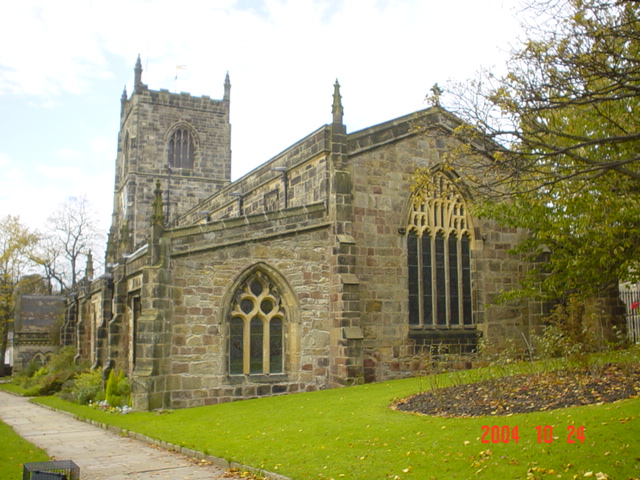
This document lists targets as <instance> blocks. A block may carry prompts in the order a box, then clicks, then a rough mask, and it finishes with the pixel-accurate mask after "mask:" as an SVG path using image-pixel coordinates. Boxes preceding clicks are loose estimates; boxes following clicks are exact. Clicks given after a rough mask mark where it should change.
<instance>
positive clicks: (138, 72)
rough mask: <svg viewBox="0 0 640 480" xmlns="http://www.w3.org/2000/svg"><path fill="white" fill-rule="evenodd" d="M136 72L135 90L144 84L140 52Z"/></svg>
mask: <svg viewBox="0 0 640 480" xmlns="http://www.w3.org/2000/svg"><path fill="white" fill-rule="evenodd" d="M133 71H134V72H135V76H134V82H133V91H134V92H135V91H136V90H138V87H141V86H142V62H141V61H140V54H138V59H137V60H136V67H135V68H134V69H133Z"/></svg>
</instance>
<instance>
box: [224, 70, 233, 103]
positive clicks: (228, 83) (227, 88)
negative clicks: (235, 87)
mask: <svg viewBox="0 0 640 480" xmlns="http://www.w3.org/2000/svg"><path fill="white" fill-rule="evenodd" d="M230 98H231V81H230V80H229V72H227V76H226V77H225V79H224V97H223V100H229V99H230Z"/></svg>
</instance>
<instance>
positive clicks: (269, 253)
mask: <svg viewBox="0 0 640 480" xmlns="http://www.w3.org/2000/svg"><path fill="white" fill-rule="evenodd" d="M135 76H136V77H135V78H136V87H135V90H134V92H133V94H132V95H131V97H130V98H129V97H127V96H126V94H125V95H124V96H123V99H122V105H123V114H122V122H121V132H120V137H119V150H118V157H117V160H116V170H117V172H116V181H115V191H114V216H113V227H112V230H111V236H110V241H109V248H108V250H109V253H108V255H107V261H108V263H109V268H108V271H107V274H105V276H103V277H101V278H100V279H96V280H95V281H94V282H93V283H92V284H91V287H90V288H88V289H86V290H85V291H82V292H79V295H78V296H77V298H76V299H75V300H74V301H73V302H71V301H70V302H69V304H68V316H67V323H66V325H65V331H66V332H70V335H69V336H70V337H73V338H72V341H74V342H76V344H77V345H78V346H79V347H80V352H81V355H83V356H86V357H88V358H92V359H93V360H94V361H95V362H96V364H100V365H101V366H102V367H104V368H117V369H124V370H125V371H126V372H127V373H128V374H129V375H130V377H131V380H132V385H133V399H134V407H135V408H138V409H155V408H182V407H191V406H197V405H207V404H214V403H218V402H225V401H231V400H238V399H243V398H251V397H256V396H264V395H274V394H282V393H294V392H301V391H310V390H316V389H322V388H331V387H337V386H346V385H353V384H359V383H364V382H372V381H380V380H386V379H391V378H399V377H404V376H408V375H412V374H415V373H416V372H418V371H420V369H421V368H422V362H423V361H424V359H425V356H426V355H428V354H429V352H430V350H431V349H434V348H437V349H439V350H447V351H450V352H455V351H458V352H466V351H470V350H472V349H473V348H474V347H475V345H476V344H477V341H478V338H479V336H485V337H486V338H488V339H496V338H507V337H513V338H516V339H520V338H521V335H525V337H526V336H528V335H529V334H530V332H531V330H532V329H533V328H535V326H536V325H537V322H538V320H539V318H540V316H541V314H542V312H541V309H540V308H539V307H540V306H539V305H536V304H533V303H531V304H526V303H522V304H519V305H517V306H499V307H498V306H491V305H489V303H490V301H491V299H492V298H493V296H495V295H496V294H497V293H498V292H499V291H500V290H501V289H502V288H503V287H504V286H507V285H510V284H512V283H513V282H516V281H517V279H518V277H519V275H521V274H522V272H523V271H524V270H525V269H526V268H527V267H526V265H523V264H522V263H521V262H520V261H518V260H517V259H515V258H512V257H511V256H509V255H508V253H507V251H508V249H509V248H511V247H512V246H514V245H515V244H516V242H517V241H518V240H519V239H520V238H521V237H522V236H523V235H524V234H525V232H520V231H515V230H509V229H504V228H502V227H500V226H499V225H497V224H495V222H492V221H490V220H482V221H480V220H478V219H472V218H469V219H468V220H465V224H464V229H461V227H460V228H459V227H456V226H455V225H454V226H453V227H452V228H451V229H449V230H446V229H440V227H437V228H436V226H437V225H440V224H442V222H445V220H446V219H445V218H444V217H445V214H444V213H438V212H445V211H447V212H449V211H450V210H451V209H452V208H453V209H455V212H456V213H455V214H456V215H458V217H459V218H461V219H462V218H467V217H465V215H468V214H467V213H466V211H463V210H462V208H463V206H464V201H465V200H462V196H461V194H458V193H455V192H457V190H455V188H454V187H447V188H450V189H453V190H451V192H453V193H452V195H453V194H455V195H454V196H455V198H457V199H458V200H456V201H457V202H458V203H457V204H456V205H453V206H452V205H449V204H448V203H447V201H444V202H443V201H440V200H438V199H436V200H433V203H432V204H429V205H431V206H429V205H427V206H422V207H420V208H421V209H422V210H420V212H423V213H420V215H422V216H421V217H420V218H424V219H425V220H424V221H425V222H427V221H431V222H432V223H433V222H434V223H433V225H432V226H429V225H426V224H424V225H422V226H420V228H421V229H422V230H420V231H419V232H422V231H424V232H425V233H424V236H425V238H424V239H422V240H420V241H421V242H422V243H421V245H422V246H421V247H420V249H421V250H420V251H421V252H422V253H421V254H420V257H419V258H417V259H416V257H415V254H412V253H411V248H414V247H409V245H415V240H414V239H413V238H409V237H410V235H413V234H414V232H415V231H416V228H417V227H416V226H415V225H414V226H412V224H411V222H412V221H414V220H412V219H413V218H418V217H415V215H414V213H412V212H415V211H416V210H415V209H416V208H418V207H417V206H416V204H415V203H414V201H413V199H412V197H411V194H410V191H411V190H410V187H411V185H412V183H413V174H414V172H415V170H416V169H417V168H419V167H431V168H433V169H434V172H438V166H439V165H440V163H441V158H442V155H443V153H444V152H446V151H447V150H448V149H450V148H453V147H454V146H455V145H456V142H458V141H459V140H457V139H456V138H454V136H453V135H452V130H453V129H454V128H455V127H456V126H457V125H459V123H460V122H459V120H458V119H456V118H455V117H453V116H452V115H451V114H449V113H447V112H445V111H443V110H442V109H440V108H439V107H433V108H429V109H426V110H423V111H420V112H416V113H414V114H411V115H407V116H405V117H401V118H398V119H395V120H392V121H389V122H386V123H383V124H380V125H376V126H372V127H370V128H367V129H364V130H361V131H359V132H354V133H347V129H346V126H345V125H344V123H343V108H342V99H341V97H340V90H339V85H338V83H337V82H336V84H335V85H334V92H333V100H334V103H333V118H332V122H331V123H330V124H329V125H325V126H323V127H320V128H319V129H317V130H316V131H315V132H312V133H311V134H310V135H309V136H307V137H305V138H303V139H301V140H300V141H299V142H297V143H295V144H294V145H292V146H291V147H289V148H288V149H286V150H285V151H283V152H282V153H281V154H279V155H278V156H276V157H274V158H272V159H271V160H269V161H267V162H265V163H264V164H263V165H261V166H260V167H258V168H257V169H255V170H254V171H253V172H251V173H249V174H247V175H245V176H244V177H242V178H240V179H238V180H236V181H234V182H231V181H230V178H229V172H230V125H229V122H228V119H229V117H228V114H229V105H230V82H229V78H228V77H227V79H226V81H225V84H224V97H223V99H222V100H211V99H209V98H208V97H202V98H196V97H191V96H189V95H186V94H180V95H176V94H170V93H169V92H167V91H162V90H161V91H159V92H155V91H152V90H149V89H148V88H147V87H146V86H145V85H143V84H142V81H141V68H140V66H139V65H138V66H137V67H136V69H135ZM416 121H420V122H422V123H423V124H424V125H425V126H426V128H425V129H424V130H425V131H424V132H423V133H418V132H417V130H416V129H415V128H414V123H415V122H416ZM175 132H178V133H175ZM179 142H182V143H179ZM178 144H179V145H181V147H180V148H182V149H183V150H180V152H179V155H178V154H176V151H177V150H176V148H177V147H176V145H178ZM176 155H178V156H176ZM469 161H473V159H471V158H470V159H469ZM171 162H173V163H174V164H177V163H179V164H180V165H181V166H182V167H181V168H180V169H176V168H170V167H171V165H170V164H171ZM190 162H192V163H190ZM184 165H188V166H190V168H187V169H185V168H183V166H184ZM436 178H438V179H439V180H438V181H441V182H444V183H443V184H446V183H447V180H446V178H447V177H446V175H445V174H443V173H434V179H436ZM434 181H435V180H434ZM123 192H124V194H123ZM122 198H125V199H126V201H122ZM452 198H453V197H452ZM433 205H436V207H433ZM433 208H435V210H433ZM430 209H431V210H430ZM438 209H440V210H438ZM443 209H444V210H443ZM447 209H449V210H447ZM451 211H453V210H451ZM434 212H435V213H434ZM412 215H413V216H412ZM434 215H435V216H434ZM440 216H442V218H440ZM436 217H437V218H436ZM458 217H455V218H458ZM452 218H453V217H452ZM429 219H430V220H429ZM447 221H449V220H447ZM450 221H453V220H450ZM455 221H456V222H457V221H458V220H455ZM467 223H468V224H469V225H467ZM452 225H453V224H452ZM456 225H457V224H456ZM448 231H451V232H453V233H451V234H448V233H446V232H448ZM445 234H447V235H451V237H450V238H449V239H448V240H441V238H444V237H442V236H443V235H445ZM453 235H456V236H453ZM430 236H432V237H433V238H434V239H435V240H433V242H432V243H431V244H430V243H429V242H430V240H429V238H431V237H430ZM463 236H464V238H462V237H463ZM416 238H417V237H416ZM420 238H421V237H420ZM411 242H413V243H411ZM434 242H435V243H434ZM447 242H448V243H447ZM456 242H457V243H456ZM429 245H431V246H429ZM456 245H458V246H456ZM429 248H431V249H432V250H431V252H432V253H429ZM461 249H462V250H461ZM433 252H435V253H433ZM412 255H413V256H412ZM418 291H419V292H420V297H419V298H420V302H419V305H420V310H419V311H420V315H421V317H420V318H415V314H416V312H417V311H418V310H417V306H416V305H418V303H415V302H416V301H417V300H416V301H414V303H413V304H411V303H410V300H409V297H410V295H414V297H412V298H418V297H415V292H418ZM411 292H413V293H411ZM432 293H433V295H436V296H435V297H434V296H433V295H432ZM445 293H446V295H448V296H446V295H445ZM97 295H101V296H100V297H97ZM434 302H435V303H434ZM98 305H102V311H101V312H98V310H99V308H98V307H97V306H98ZM445 308H446V311H447V312H450V313H447V315H445V314H444V312H445ZM458 312H463V313H464V318H465V321H464V322H462V321H461V320H460V318H459V315H458ZM431 313H434V315H437V316H436V317H434V316H432V315H431ZM411 316H413V318H410V317H411Z"/></svg>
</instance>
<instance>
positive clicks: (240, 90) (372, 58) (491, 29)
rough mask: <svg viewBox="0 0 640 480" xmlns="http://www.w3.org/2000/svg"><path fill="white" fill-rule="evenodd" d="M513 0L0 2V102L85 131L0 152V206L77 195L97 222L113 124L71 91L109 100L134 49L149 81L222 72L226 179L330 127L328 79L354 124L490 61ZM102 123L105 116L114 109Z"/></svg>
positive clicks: (109, 172)
mask: <svg viewBox="0 0 640 480" xmlns="http://www.w3.org/2000/svg"><path fill="white" fill-rule="evenodd" d="M516 2H517V0H484V1H482V2H480V1H478V0H448V1H446V2H443V1H435V0H393V1H391V0H376V1H363V0H264V1H257V0H215V1H211V0H183V1H182V2H180V3H179V4H177V3H176V2H175V1H174V0H110V1H95V2H87V1H86V0H57V1H55V2H52V1H50V0H21V1H17V2H8V3H7V4H6V5H4V10H3V15H2V16H0V44H2V45H4V46H5V48H2V49H0V100H1V98H2V95H14V96H16V97H20V96H25V98H26V101H25V105H29V104H31V105H33V106H36V107H47V106H48V107H57V108H58V110H59V111H60V112H61V116H60V117H59V119H58V121H59V122H60V124H63V123H64V122H65V120H66V119H65V118H64V115H65V113H66V114H67V115H69V116H70V117H71V116H75V117H78V116H80V115H82V117H83V118H85V117H86V123H87V125H89V126H91V129H87V131H88V132H89V134H88V135H89V137H88V138H84V137H82V136H81V137H78V132H77V131H75V130H74V129H73V128H69V129H68V132H67V133H63V134H64V135H68V136H67V137H64V138H63V139H62V141H60V142H57V143H56V147H55V152H54V154H53V155H51V156H50V157H49V158H50V161H48V162H47V163H46V164H45V163H43V156H42V155H41V154H40V157H39V158H33V159H24V158H20V159H19V161H17V160H18V159H14V160H16V161H15V162H14V161H10V159H8V157H7V156H6V155H5V156H4V157H3V156H2V154H0V166H2V168H3V177H2V178H1V179H0V188H1V189H2V191H0V207H2V208H3V209H4V208H5V207H11V208H16V207H17V206H19V208H20V209H23V208H24V211H25V212H26V211H29V212H34V211H39V210H42V209H43V208H45V209H46V208H47V207H48V206H49V205H52V206H55V205H57V203H59V202H60V201H63V200H64V197H65V195H67V196H68V195H69V194H72V195H76V196H81V195H83V194H85V193H87V194H88V195H90V201H92V202H93V203H95V204H100V205H101V207H100V209H101V210H102V211H104V212H105V213H104V219H105V222H108V221H109V218H110V211H109V210H110V206H111V201H112V199H111V195H112V187H113V168H114V165H113V161H114V159H115V152H116V141H117V138H116V134H115V133H112V134H111V133H110V134H109V135H107V132H103V133H100V132H99V131H97V130H96V128H98V127H96V126H94V124H95V125H97V124H98V123H99V122H98V121H97V120H98V119H97V118H95V115H96V114H98V112H97V111H96V112H94V111H92V109H91V108H90V107H88V106H86V107H85V108H84V110H82V111H80V110H78V108H81V106H80V107H77V106H73V107H72V106H71V105H72V104H73V103H74V102H72V101H70V100H71V99H72V98H74V97H75V98H77V97H82V98H85V97H87V96H91V98H99V100H98V103H102V104H104V103H110V104H111V105H115V106H116V107H117V106H118V101H119V99H118V97H117V96H115V95H113V93H109V95H110V96H108V97H104V98H103V96H104V95H105V92H103V91H98V87H97V85H100V86H101V88H103V89H104V88H105V85H111V84H114V85H115V84H117V86H116V87H115V89H114V91H119V89H121V88H122V87H121V85H122V83H123V82H126V84H127V85H128V91H129V93H131V86H132V82H133V65H134V61H135V58H136V56H137V55H138V53H140V55H141V58H142V63H143V68H144V70H145V71H144V73H143V81H144V82H145V83H147V84H148V85H149V86H150V88H152V89H160V88H167V89H169V90H172V91H174V90H178V91H188V92H191V93H192V94H193V95H209V96H211V97H213V98H221V97H222V93H223V82H224V76H225V74H226V72H227V71H229V73H230V75H231V83H232V91H231V120H232V142H233V144H232V149H233V161H234V164H233V171H234V175H235V176H238V175H240V174H243V173H245V172H246V171H247V170H249V169H250V168H253V167H255V166H257V165H258V164H260V163H262V162H264V161H265V160H267V159H268V158H269V157H270V156H273V155H275V154H277V153H279V152H280V151H282V150H283V149H285V148H286V147H288V146H289V145H290V144H291V143H293V142H295V141H297V140H299V139H300V138H301V137H303V136H304V135H306V134H308V133H310V132H311V131H312V130H314V129H316V128H317V127H319V126H321V125H322V124H324V123H328V122H329V121H330V120H331V102H332V98H331V95H332V93H333V82H334V81H335V79H336V78H338V79H339V81H340V83H341V85H342V96H343V104H344V107H345V122H346V124H347V128H348V129H349V131H354V130H356V129H359V128H363V127H366V126H369V125H372V124H376V123H379V122H381V121H385V120H388V119H390V118H393V117H395V116H399V115H403V114H406V113H410V112H411V111H413V110H417V109H420V108H423V107H424V106H425V105H424V103H423V99H424V97H425V95H426V94H427V92H428V90H429V88H430V87H431V86H432V85H433V84H434V83H436V82H438V83H440V85H443V84H444V83H445V82H446V81H447V79H449V78H452V77H455V78H457V79H464V78H467V77H471V76H472V75H473V72H474V71H476V70H477V69H478V67H479V66H480V65H481V64H482V65H484V66H487V67H491V66H493V65H498V66H499V65H500V64H501V63H502V62H503V60H504V58H505V56H504V52H505V51H507V50H508V49H509V43H510V42H511V41H513V38H514V37H515V32H516V31H517V27H516V21H515V20H514V18H513V12H512V11H511V10H510V8H511V6H512V5H514V4H515V3H516ZM123 65H126V73H122V72H123V70H122V69H123ZM176 65H186V66H187V68H186V70H179V71H177V70H176ZM176 72H178V78H177V79H176ZM109 79H113V81H111V82H109V83H107V82H104V80H109ZM70 95H73V96H74V97H72V96H70ZM116 95H119V94H116ZM75 103H78V102H75ZM61 106H64V108H61ZM72 108H73V109H72ZM92 108H93V107H92ZM65 109H68V110H65ZM114 111H115V110H114ZM30 114H32V113H31V112H30ZM100 114H103V113H102V112H100ZM110 115H111V113H110ZM99 120H101V121H102V122H104V119H102V118H101V119H99ZM110 121H111V122H112V124H113V125H114V126H117V122H118V118H117V117H115V118H112V119H111V120H110ZM100 124H101V125H102V124H103V123H100ZM29 127H30V125H28V124H27V125H25V126H24V127H23V128H29ZM60 131H62V132H65V129H60ZM47 134H48V132H46V131H40V132H33V138H36V139H38V140H37V141H38V142H46V139H47ZM83 135H87V133H86V132H85V133H83ZM3 141H5V140H4V139H3ZM11 141H12V139H11V138H8V139H7V140H6V142H11ZM3 148H4V147H3ZM53 148H54V147H52V149H53ZM22 150H25V149H24V148H21V147H20V146H19V145H18V146H16V147H15V148H14V150H7V151H12V152H20V151H22ZM44 158H47V156H45V157H44ZM11 165H14V167H11ZM15 165H19V167H18V166H15ZM7 166H9V168H7ZM45 195H46V197H45ZM103 197H104V198H103ZM9 198H13V200H6V199H9ZM21 198H28V199H34V200H39V201H40V203H39V206H38V205H37V202H35V201H34V202H33V205H31V203H32V202H31V200H26V201H21V200H20V199H21ZM43 198H46V205H45V206H43V204H42V199H43ZM96 199H99V200H97V201H96ZM7 201H9V203H4V202H7ZM21 211H22V210H21ZM29 215H31V213H30V214H29Z"/></svg>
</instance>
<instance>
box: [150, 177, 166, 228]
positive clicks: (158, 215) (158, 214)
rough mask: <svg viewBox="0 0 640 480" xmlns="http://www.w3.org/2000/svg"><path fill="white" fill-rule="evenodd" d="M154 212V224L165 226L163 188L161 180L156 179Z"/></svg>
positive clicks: (152, 223)
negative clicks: (161, 187)
mask: <svg viewBox="0 0 640 480" xmlns="http://www.w3.org/2000/svg"><path fill="white" fill-rule="evenodd" d="M153 195H154V198H153V213H152V214H151V225H152V226H160V227H163V226H164V212H163V211H162V190H161V189H160V180H158V181H156V188H155V190H154V191H153Z"/></svg>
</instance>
